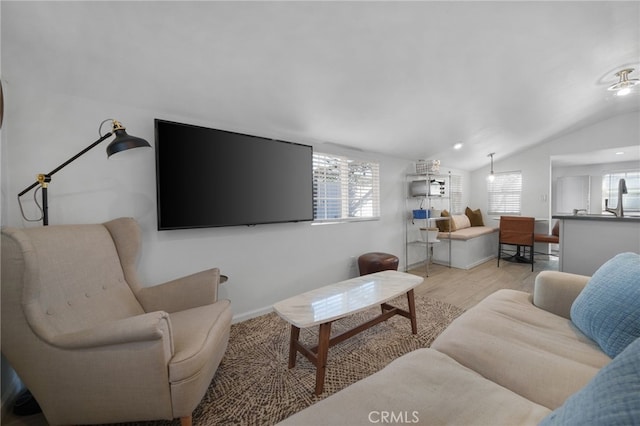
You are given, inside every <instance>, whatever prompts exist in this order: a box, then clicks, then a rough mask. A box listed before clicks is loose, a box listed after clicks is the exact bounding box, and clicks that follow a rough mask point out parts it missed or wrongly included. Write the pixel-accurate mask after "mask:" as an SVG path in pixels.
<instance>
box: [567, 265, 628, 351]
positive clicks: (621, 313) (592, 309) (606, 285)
mask: <svg viewBox="0 0 640 426" xmlns="http://www.w3.org/2000/svg"><path fill="white" fill-rule="evenodd" d="M571 320H572V321H573V322H574V324H575V325H576V326H577V327H578V328H579V329H580V330H581V331H582V332H583V333H584V334H586V335H587V336H589V337H590V338H592V339H593V340H595V341H596V342H597V343H598V344H599V345H600V347H601V348H602V349H603V350H604V351H605V352H606V353H607V354H608V355H609V356H610V357H612V358H613V357H615V356H616V355H618V354H619V353H620V352H622V351H623V350H624V348H626V347H627V345H629V344H630V343H631V342H633V341H634V340H635V339H636V338H638V337H640V255H638V254H636V253H621V254H618V255H616V256H615V257H614V258H613V259H610V260H609V261H607V262H606V263H605V264H604V265H602V266H601V267H600V268H598V270H597V271H596V272H595V273H594V274H593V276H592V277H591V279H590V280H589V282H588V283H587V285H586V287H585V288H584V290H583V291H582V292H581V293H580V294H579V295H578V297H577V298H576V300H575V301H574V302H573V305H572V306H571Z"/></svg>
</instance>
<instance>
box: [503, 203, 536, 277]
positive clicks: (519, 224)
mask: <svg viewBox="0 0 640 426" xmlns="http://www.w3.org/2000/svg"><path fill="white" fill-rule="evenodd" d="M534 232H535V218H533V217H522V216H500V230H499V234H498V267H500V258H501V257H502V254H503V248H502V246H503V245H505V244H506V245H512V246H516V253H515V255H513V256H510V257H513V258H515V259H516V260H517V261H518V262H523V263H531V271H532V272H533V244H534ZM527 248H528V249H529V258H527ZM520 250H523V252H522V253H521V251H520Z"/></svg>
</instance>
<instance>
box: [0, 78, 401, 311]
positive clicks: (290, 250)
mask: <svg viewBox="0 0 640 426" xmlns="http://www.w3.org/2000/svg"><path fill="white" fill-rule="evenodd" d="M6 92H10V93H6V96H7V99H8V100H10V102H7V107H8V108H7V114H6V119H5V125H4V128H3V135H2V137H3V139H2V144H3V146H2V148H3V152H2V154H3V155H2V160H3V171H2V176H3V179H2V204H3V211H6V215H3V218H2V220H3V224H4V225H9V226H17V227H22V226H40V223H41V222H36V223H29V222H25V221H24V220H22V218H21V216H20V212H19V209H18V204H17V202H16V195H17V193H18V192H20V191H21V190H22V189H24V188H25V187H27V186H28V185H29V184H31V183H32V182H33V181H34V180H35V175H36V174H37V173H44V172H49V171H51V169H53V168H54V167H56V166H57V165H58V164H60V163H62V162H63V161H65V160H66V159H68V158H69V157H71V156H72V155H74V154H75V153H76V152H78V151H80V150H81V149H82V148H84V147H85V146H88V145H89V144H90V143H91V142H93V141H94V140H97V139H98V133H97V127H98V124H99V123H100V122H101V121H102V120H103V119H105V118H117V119H119V120H120V121H122V122H123V124H124V125H125V126H126V127H127V131H128V132H129V133H130V134H132V135H135V136H139V137H143V138H145V139H147V140H148V141H149V142H150V143H151V144H152V145H153V141H154V133H153V119H154V118H156V117H157V116H158V115H157V114H156V112H154V111H147V110H140V109H136V108H130V107H127V106H126V105H113V104H106V103H102V102H99V101H96V100H91V99H84V98H74V97H68V96H62V95H59V94H55V93H43V92H42V91H36V90H31V89H29V88H26V87H11V88H10V90H6ZM158 118H164V119H169V120H176V121H182V122H188V123H190V122H191V121H190V120H189V117H177V116H166V115H162V116H159V117H158ZM193 124H199V125H205V126H210V127H217V126H216V122H215V117H212V119H211V122H207V123H202V122H198V123H193ZM227 130H234V131H244V132H246V133H251V134H256V133H255V129H227ZM264 136H269V137H280V138H282V139H289V138H287V137H286V135H264ZM289 140H290V139H289ZM294 142H300V143H309V144H311V145H314V148H315V149H316V150H318V151H323V152H329V153H337V154H344V153H347V154H351V155H352V156H354V157H360V158H365V159H373V160H378V161H379V162H380V175H381V194H380V196H381V200H382V205H381V218H380V220H377V221H367V222H356V223H343V224H333V225H311V224H310V223H293V224H274V225H259V226H255V227H230V228H210V229H193V230H175V231H162V232H158V231H157V230H156V226H157V225H156V202H155V197H156V196H155V157H154V152H153V151H152V150H148V151H147V152H140V151H142V150H140V151H138V152H136V155H133V156H131V157H130V156H129V155H128V154H129V153H125V154H122V157H121V159H109V160H108V159H107V157H106V154H105V151H104V150H105V148H106V146H107V145H108V142H103V144H101V145H99V146H98V147H96V148H94V149H93V150H92V151H89V152H88V153H87V154H86V155H85V156H84V157H81V158H80V159H78V160H77V161H75V162H73V163H72V164H70V165H69V166H67V167H66V168H65V169H63V170H62V171H60V172H59V173H58V174H56V175H54V177H53V179H52V183H51V184H50V187H49V220H50V224H51V225H53V224H68V223H92V222H103V221H107V220H110V219H113V218H116V217H120V216H132V217H134V218H136V219H137V220H138V222H139V223H140V226H141V227H142V232H143V248H142V254H141V257H140V262H139V272H140V276H141V278H142V280H143V281H144V282H146V283H148V284H149V285H153V284H159V283H161V282H164V281H167V280H170V279H173V278H177V277H180V276H182V275H186V274H190V273H193V272H196V271H199V270H202V269H206V268H210V267H214V266H217V267H219V268H221V271H222V273H224V274H226V275H228V276H229V277H230V280H229V282H228V283H226V284H224V285H223V286H222V287H221V296H222V297H225V298H229V299H231V301H232V306H233V310H234V315H235V317H236V320H238V319H242V318H246V317H247V316H250V315H253V314H256V313H261V312H263V311H264V310H265V309H269V308H270V306H271V305H272V304H273V303H274V302H276V301H278V300H280V299H283V298H286V297H289V296H291V295H294V294H296V293H300V292H302V291H305V290H308V289H311V288H314V287H317V286H320V285H323V284H327V283H330V282H334V281H338V280H343V279H346V278H349V277H352V276H355V275H357V267H356V264H355V259H356V258H357V256H359V255H360V254H362V253H365V252H368V251H385V252H390V253H394V254H397V255H398V256H399V257H400V258H401V265H404V258H403V257H404V234H403V232H404V224H403V220H404V217H405V195H404V194H405V191H404V185H405V182H404V176H405V173H406V172H407V171H409V170H410V165H411V162H409V161H407V160H402V159H394V158H388V157H381V156H379V155H376V154H372V153H363V152H357V151H351V152H350V151H349V150H346V149H342V148H339V147H336V146H334V145H331V144H320V143H317V142H316V141H305V140H295V141H294ZM116 157H117V156H116ZM212 167H215V164H212ZM203 185H206V183H203ZM22 199H23V204H24V206H25V212H26V213H27V215H28V216H29V217H37V216H38V212H37V210H36V209H35V206H34V203H33V201H32V193H29V194H27V195H25V196H24V197H22Z"/></svg>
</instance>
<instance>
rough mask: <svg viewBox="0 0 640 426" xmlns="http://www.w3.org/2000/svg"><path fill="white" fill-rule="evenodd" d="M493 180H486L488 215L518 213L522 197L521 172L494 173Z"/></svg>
mask: <svg viewBox="0 0 640 426" xmlns="http://www.w3.org/2000/svg"><path fill="white" fill-rule="evenodd" d="M494 176H495V179H494V181H493V182H487V191H488V193H489V207H488V212H487V214H489V215H502V214H504V215H520V205H521V198H522V172H520V171H517V172H502V173H495V174H494Z"/></svg>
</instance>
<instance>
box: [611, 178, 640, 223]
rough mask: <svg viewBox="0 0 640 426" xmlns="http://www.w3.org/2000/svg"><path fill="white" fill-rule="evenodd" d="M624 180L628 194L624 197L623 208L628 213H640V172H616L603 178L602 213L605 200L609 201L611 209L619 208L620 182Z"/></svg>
mask: <svg viewBox="0 0 640 426" xmlns="http://www.w3.org/2000/svg"><path fill="white" fill-rule="evenodd" d="M620 179H624V180H625V183H626V185H627V193H626V194H624V195H623V196H622V197H623V199H622V207H623V208H624V211H625V213H626V212H640V171H638V170H628V171H616V172H611V173H606V174H604V175H603V176H602V211H604V200H605V199H608V200H609V208H612V209H615V208H617V207H618V182H619V181H620Z"/></svg>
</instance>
